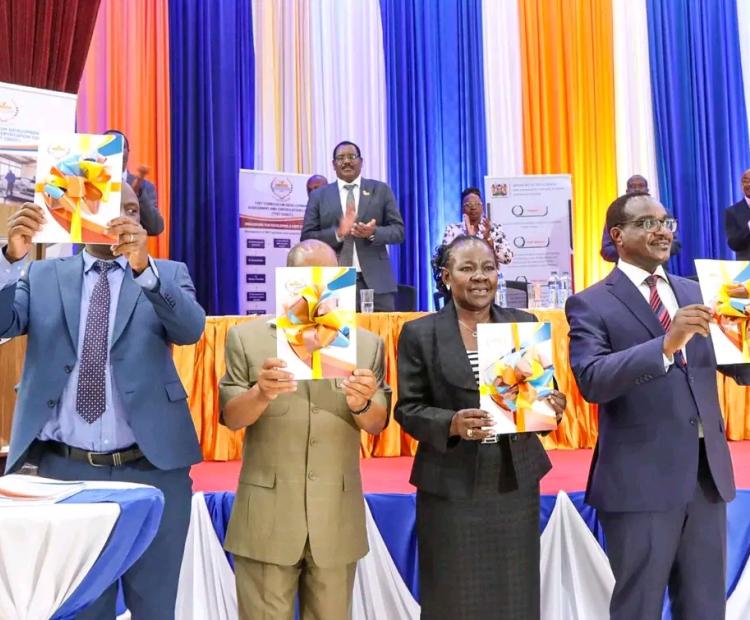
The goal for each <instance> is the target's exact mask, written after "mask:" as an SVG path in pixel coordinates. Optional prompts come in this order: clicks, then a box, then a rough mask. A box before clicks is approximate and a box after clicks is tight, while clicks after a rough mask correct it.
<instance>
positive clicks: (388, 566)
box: [352, 502, 419, 620]
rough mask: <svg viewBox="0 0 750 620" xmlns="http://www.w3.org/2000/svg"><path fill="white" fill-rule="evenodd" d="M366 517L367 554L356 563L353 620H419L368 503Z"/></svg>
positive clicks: (416, 609)
mask: <svg viewBox="0 0 750 620" xmlns="http://www.w3.org/2000/svg"><path fill="white" fill-rule="evenodd" d="M365 517H366V520H367V543H368V544H369V546H370V552H369V553H368V554H367V555H366V556H365V557H363V558H362V559H361V560H360V561H359V562H357V573H356V575H355V576H354V595H353V601H352V620H386V619H387V620H419V604H418V603H417V602H416V601H415V600H414V597H413V596H412V594H411V592H410V591H409V588H407V587H406V584H405V583H404V580H403V579H402V578H401V574H400V573H399V572H398V569H397V568H396V565H395V564H394V563H393V558H391V554H390V553H389V552H388V548H387V547H386V546H385V542H384V541H383V537H382V536H381V535H380V530H378V526H377V524H376V523H375V519H373V518H372V513H371V512H370V508H369V506H368V505H367V502H365Z"/></svg>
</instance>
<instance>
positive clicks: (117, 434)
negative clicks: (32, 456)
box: [0, 250, 158, 452]
mask: <svg viewBox="0 0 750 620" xmlns="http://www.w3.org/2000/svg"><path fill="white" fill-rule="evenodd" d="M97 260H100V259H97V258H95V257H93V256H92V255H91V254H89V253H88V252H87V251H86V250H84V251H83V285H82V288H81V315H80V319H79V324H78V358H79V359H77V360H76V363H75V365H74V366H73V369H72V371H71V373H70V378H69V379H68V383H67V384H66V386H65V389H64V390H63V393H62V397H61V398H60V402H59V404H58V406H57V409H56V410H55V412H54V413H53V414H52V416H51V418H50V420H49V421H48V422H47V423H46V424H45V425H44V427H43V428H42V430H41V432H40V433H39V439H41V440H43V441H45V440H53V441H59V442H61V443H64V444H67V445H69V446H74V447H76V448H81V449H83V450H91V451H93V452H112V451H114V450H119V449H121V448H127V447H129V446H132V445H133V444H135V443H136V441H135V436H134V435H133V430H132V429H131V428H130V424H128V414H127V411H125V408H124V405H123V402H122V397H121V396H120V392H119V390H118V389H117V381H116V379H115V378H114V377H113V376H112V364H111V360H110V359H109V356H108V357H107V365H106V369H105V382H106V398H107V405H106V409H105V411H104V414H103V415H102V416H101V417H100V418H99V419H98V420H96V422H94V423H93V424H88V423H87V422H85V421H84V419H83V418H82V417H81V416H79V415H78V413H77V412H76V391H77V388H78V373H79V368H80V351H81V349H82V348H83V339H84V336H85V334H86V318H87V317H88V313H89V301H90V299H91V293H92V291H93V290H94V285H95V284H96V281H97V279H98V278H99V274H98V273H97V272H96V271H94V270H93V269H92V267H93V266H94V263H95V262H96V261H97ZM114 262H115V263H117V264H118V265H119V266H120V268H119V269H117V268H116V269H111V270H110V271H109V272H108V274H107V278H108V280H109V290H110V299H111V303H110V306H109V343H110V346H111V344H112V332H113V329H114V324H115V315H116V313H117V300H118V299H119V297H120V288H121V286H122V279H123V277H124V276H125V270H126V269H127V266H128V261H127V259H126V258H125V257H124V256H118V257H117V258H116V259H115V260H114ZM149 265H150V266H149V268H148V269H146V270H145V271H144V272H143V273H142V274H141V275H140V276H138V277H137V278H135V282H136V283H138V284H139V285H140V286H141V287H143V288H145V289H147V290H153V289H154V288H156V285H157V283H158V273H157V271H156V265H155V264H154V263H153V261H152V260H151V258H149ZM27 267H28V261H27V260H20V261H17V262H15V263H9V262H8V260H7V259H6V258H5V254H4V253H3V252H2V251H0V290H2V289H3V288H5V287H7V286H11V285H12V284H15V283H16V281H18V279H19V278H21V277H22V276H23V273H24V271H25V270H26V268H27Z"/></svg>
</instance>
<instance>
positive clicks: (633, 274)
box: [617, 259, 703, 437]
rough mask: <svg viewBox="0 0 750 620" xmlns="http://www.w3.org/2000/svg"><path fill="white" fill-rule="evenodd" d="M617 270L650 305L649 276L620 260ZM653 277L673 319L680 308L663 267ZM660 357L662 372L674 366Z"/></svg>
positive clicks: (701, 429) (700, 430)
mask: <svg viewBox="0 0 750 620" xmlns="http://www.w3.org/2000/svg"><path fill="white" fill-rule="evenodd" d="M617 268H618V269H619V270H620V271H622V272H623V273H624V274H625V276H626V277H627V278H628V280H630V281H631V282H632V283H633V284H635V287H636V288H637V289H638V290H639V291H640V293H641V295H643V299H645V300H646V303H648V304H650V299H651V289H650V288H649V286H648V284H646V282H645V280H646V278H648V277H649V276H650V275H651V274H650V273H649V272H648V271H646V270H645V269H641V268H640V267H636V266H635V265H631V264H630V263H626V262H625V261H624V260H622V259H620V260H618V261H617ZM653 275H655V276H658V277H657V279H656V292H657V293H659V297H661V303H663V304H664V307H665V308H666V309H667V312H668V313H669V318H670V319H674V315H675V314H677V310H679V308H680V306H679V304H678V303H677V297H676V296H675V294H674V291H673V290H672V287H671V286H670V284H669V280H668V279H667V274H666V272H665V271H664V267H662V266H661V265H659V267H657V268H656V271H654V273H653ZM682 355H683V357H684V358H685V361H687V352H686V351H685V349H682ZM662 357H663V358H664V370H669V367H670V366H671V365H672V364H674V358H672V359H669V358H668V357H667V356H666V355H664V353H662ZM698 436H699V437H703V423H702V422H699V423H698Z"/></svg>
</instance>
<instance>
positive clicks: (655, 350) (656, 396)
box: [565, 192, 750, 620]
mask: <svg viewBox="0 0 750 620" xmlns="http://www.w3.org/2000/svg"><path fill="white" fill-rule="evenodd" d="M607 227H608V229H609V232H610V234H611V236H612V240H613V242H614V244H615V247H616V248H617V253H618V255H619V260H618V263H617V267H616V268H615V269H613V270H612V273H610V275H608V276H607V277H606V278H605V279H604V280H603V281H601V282H598V283H597V284H594V285H593V286H591V287H589V288H587V289H586V290H584V291H582V292H581V293H579V294H577V295H574V296H572V297H571V298H569V299H568V302H567V304H566V308H565V311H566V314H567V317H568V321H569V323H570V363H571V367H572V369H573V373H574V374H575V377H576V381H577V383H578V387H579V388H580V390H581V393H582V394H583V396H584V398H585V399H586V400H588V401H589V402H593V403H597V404H598V405H599V439H598V441H597V445H596V450H595V452H594V458H593V460H592V464H591V471H590V472H589V481H588V486H587V489H586V501H587V502H588V503H589V504H591V505H592V506H594V507H595V508H597V510H598V513H599V519H600V521H601V523H602V526H603V528H604V534H605V537H606V541H607V555H608V556H609V560H610V564H611V565H612V570H613V572H614V575H615V580H616V583H615V589H614V592H613V595H612V601H611V603H610V614H611V618H612V619H614V620H635V619H637V620H656V619H660V618H661V609H662V603H663V599H664V590H665V588H668V590H669V597H670V600H671V604H672V617H673V618H680V619H683V620H684V619H695V620H707V619H709V618H711V619H713V618H717V619H718V618H723V617H724V609H725V593H726V584H725V565H726V502H728V501H731V500H732V499H733V498H734V495H735V486H734V477H733V474H732V462H731V460H730V456H729V449H728V447H727V442H726V437H725V435H724V422H723V420H722V416H721V410H720V408H719V400H718V392H717V386H716V370H717V366H716V358H715V356H714V351H713V347H712V344H711V339H710V337H709V321H710V320H711V310H710V309H709V308H708V307H706V306H704V305H703V304H702V300H701V293H700V289H699V287H698V284H697V283H695V282H692V281H691V280H687V279H684V278H679V277H675V276H671V275H667V274H666V273H665V271H664V268H663V267H662V265H663V264H664V262H665V261H666V260H667V259H668V258H669V252H670V247H671V245H672V238H673V233H674V232H675V230H676V228H677V222H676V221H675V220H674V219H673V218H671V217H669V216H668V215H667V212H666V211H665V209H664V207H663V206H662V205H661V204H659V203H658V202H656V201H655V200H654V199H653V198H651V197H649V196H648V194H645V193H643V192H636V193H632V194H626V195H624V196H620V197H619V198H618V199H617V200H615V201H614V202H613V203H612V204H611V205H610V207H609V209H608V211H607ZM720 370H722V371H723V372H726V373H727V374H731V375H732V376H734V377H735V379H736V380H737V381H738V382H740V383H742V384H743V385H747V384H748V383H750V370H748V368H747V367H725V368H720Z"/></svg>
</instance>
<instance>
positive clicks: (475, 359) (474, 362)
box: [466, 351, 479, 385]
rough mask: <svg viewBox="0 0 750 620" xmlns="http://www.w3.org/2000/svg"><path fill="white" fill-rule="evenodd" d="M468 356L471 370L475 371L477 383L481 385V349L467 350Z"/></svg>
mask: <svg viewBox="0 0 750 620" xmlns="http://www.w3.org/2000/svg"><path fill="white" fill-rule="evenodd" d="M466 356H467V357H468V358H469V364H471V371H472V372H473V373H474V378H475V379H476V380H477V385H479V351H466Z"/></svg>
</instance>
